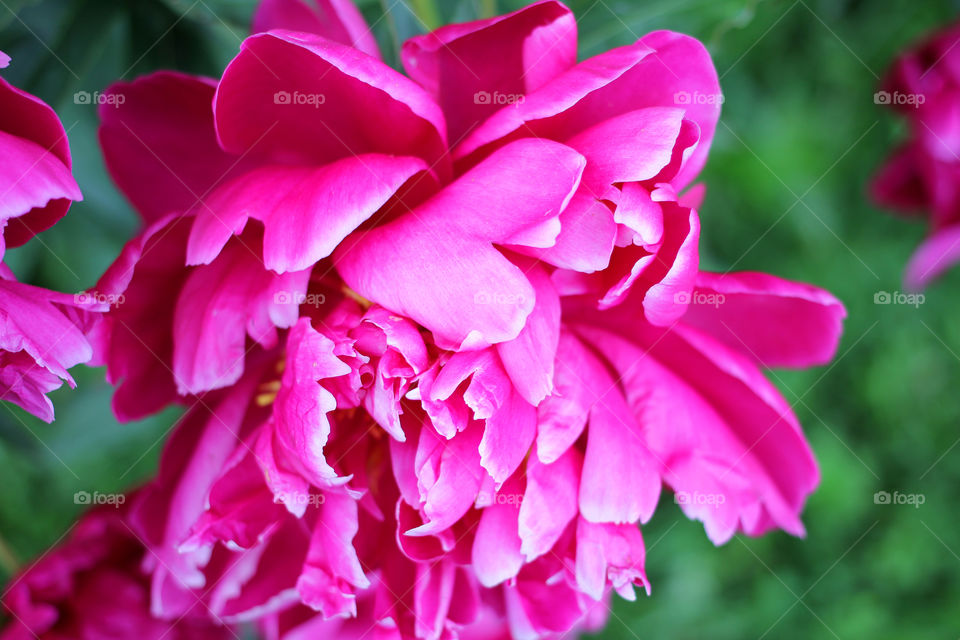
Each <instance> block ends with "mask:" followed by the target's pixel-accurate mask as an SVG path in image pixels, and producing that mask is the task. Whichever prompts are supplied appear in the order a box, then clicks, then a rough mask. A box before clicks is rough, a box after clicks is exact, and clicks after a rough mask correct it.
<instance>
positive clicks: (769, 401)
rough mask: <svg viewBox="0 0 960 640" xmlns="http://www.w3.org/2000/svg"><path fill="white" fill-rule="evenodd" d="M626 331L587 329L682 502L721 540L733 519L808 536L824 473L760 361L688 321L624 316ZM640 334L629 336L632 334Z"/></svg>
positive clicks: (755, 528) (750, 529)
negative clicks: (806, 524) (644, 323)
mask: <svg viewBox="0 0 960 640" xmlns="http://www.w3.org/2000/svg"><path fill="white" fill-rule="evenodd" d="M622 321H623V322H624V325H623V327H624V329H625V330H626V331H628V332H629V333H627V334H625V337H626V338H627V339H621V338H618V337H615V336H613V334H609V333H606V332H604V331H600V330H593V329H587V328H585V327H584V328H581V329H579V331H580V332H581V333H584V334H585V335H587V336H589V339H590V341H591V343H593V344H597V345H599V346H600V347H601V348H602V350H603V353H604V356H605V357H606V358H607V359H608V361H609V362H610V363H611V365H612V366H613V368H614V370H615V371H616V372H617V373H618V374H619V375H620V376H621V383H620V384H621V385H622V387H623V389H624V390H625V392H626V395H627V400H628V401H629V403H630V408H631V413H633V414H634V415H635V416H636V419H637V421H638V423H639V424H640V426H641V427H642V429H643V433H644V435H645V437H646V441H647V443H648V445H649V447H650V448H651V450H652V451H654V453H655V454H656V456H657V458H658V459H659V460H661V461H662V462H663V469H662V471H663V474H664V481H665V482H666V483H667V484H669V485H670V486H671V487H673V489H674V490H675V491H677V492H678V494H679V493H681V492H682V493H684V494H686V495H689V496H690V499H689V500H686V499H682V498H679V497H678V502H679V503H680V504H681V507H682V508H683V509H684V511H685V512H686V513H687V514H688V515H690V516H691V517H696V518H699V519H703V520H704V523H705V526H706V529H707V533H708V535H709V536H710V538H711V539H712V540H713V541H714V542H716V543H718V544H719V543H720V542H723V541H725V540H726V539H728V538H729V537H730V535H732V533H733V531H734V526H733V525H734V524H736V523H737V521H738V520H739V527H740V528H741V529H742V530H743V531H745V532H747V533H749V534H751V535H759V534H760V533H763V532H765V531H767V530H768V529H770V528H771V527H773V526H779V527H781V528H783V529H784V530H786V531H788V532H789V533H793V534H795V535H802V533H803V524H802V523H801V522H800V518H799V512H800V509H801V508H802V506H803V503H804V501H805V499H806V497H807V495H809V493H810V492H811V491H812V490H813V488H814V487H815V486H816V485H817V482H818V481H819V474H818V472H817V467H816V463H815V461H814V459H813V455H812V453H811V451H810V447H809V445H808V444H807V443H806V441H805V440H804V438H803V434H802V432H801V431H800V427H799V425H798V424H797V420H796V417H795V416H794V415H793V412H792V411H791V409H790V407H789V405H787V403H786V401H785V400H784V399H783V397H782V396H780V394H779V393H778V392H777V390H776V388H775V387H774V386H773V385H771V384H770V383H769V381H767V380H766V378H764V376H763V375H762V374H761V373H760V371H759V370H758V369H757V367H756V364H755V363H754V361H753V360H752V359H750V358H748V357H745V356H744V355H742V354H740V353H738V352H736V351H733V350H731V349H729V348H727V347H726V346H725V345H724V344H723V343H721V342H719V341H717V340H716V339H714V338H712V337H710V336H709V335H707V334H704V333H701V332H699V331H697V330H696V329H694V328H692V327H687V326H685V325H683V324H682V323H681V324H679V325H677V326H675V327H674V328H673V329H671V330H670V331H669V332H663V331H662V330H652V328H647V329H645V328H643V327H637V326H636V323H635V322H634V321H632V320H631V319H630V316H629V314H624V316H623V317H622ZM638 339H639V340H641V341H640V342H639V343H637V344H631V340H638Z"/></svg>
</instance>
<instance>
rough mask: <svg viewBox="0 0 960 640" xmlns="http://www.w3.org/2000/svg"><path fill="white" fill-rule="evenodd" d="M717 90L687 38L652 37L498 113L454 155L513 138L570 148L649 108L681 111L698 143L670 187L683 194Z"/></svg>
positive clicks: (704, 143)
mask: <svg viewBox="0 0 960 640" xmlns="http://www.w3.org/2000/svg"><path fill="white" fill-rule="evenodd" d="M721 102H722V100H721V99H720V87H719V83H718V81H717V72H716V70H715V69H714V67H713V62H712V61H711V59H710V54H709V53H708V52H707V50H706V49H705V48H704V46H703V45H702V44H701V43H700V42H698V41H697V40H695V39H694V38H691V37H689V36H685V35H681V34H678V33H672V32H669V31H657V32H654V33H650V34H647V35H646V36H644V37H643V38H641V39H640V40H639V41H638V42H637V43H635V44H633V45H629V46H626V47H619V48H617V49H613V50H611V51H608V52H606V53H602V54H600V55H598V56H595V57H593V58H589V59H587V60H585V61H583V62H581V63H580V64H578V65H576V66H575V67H573V68H572V69H570V70H569V71H567V72H566V73H564V74H563V75H560V76H559V77H557V78H555V79H554V80H552V81H551V82H549V83H547V84H546V85H544V86H543V87H541V88H540V89H539V90H537V91H534V92H531V93H529V94H528V95H527V96H526V98H525V99H524V100H523V102H519V103H516V104H514V105H511V106H510V107H508V108H505V109H501V110H500V111H498V112H497V113H495V114H494V115H493V116H491V117H490V118H489V119H488V120H486V121H485V122H484V123H483V124H482V125H480V126H479V127H477V128H476V129H474V131H473V132H472V133H471V134H470V135H469V136H468V137H467V139H466V140H465V141H463V142H462V143H461V144H460V145H459V146H458V147H457V148H456V149H455V152H454V153H455V157H456V159H458V160H460V159H462V158H466V157H467V156H470V155H471V154H473V153H474V152H476V151H478V150H479V149H481V148H483V147H485V146H486V145H490V144H491V143H496V142H497V141H500V140H504V139H507V140H509V139H512V138H514V137H516V136H518V135H523V136H531V135H536V136H540V137H545V138H550V139H553V140H568V139H569V138H570V137H571V136H573V135H576V134H577V133H580V132H581V131H584V130H585V129H588V128H590V127H592V126H594V125H596V124H598V123H601V122H603V121H604V120H608V119H610V118H613V117H615V116H619V115H621V114H625V113H628V112H630V111H635V110H637V109H643V108H646V107H671V108H681V109H683V110H684V118H685V119H686V120H690V121H692V122H693V123H694V124H695V125H696V128H697V129H698V130H699V143H698V144H697V146H696V149H695V150H693V151H692V153H691V155H690V156H689V157H688V158H687V159H686V162H685V163H684V166H683V168H682V169H681V170H680V172H679V174H678V175H676V176H674V177H672V179H671V180H670V182H671V183H672V184H673V185H674V186H675V187H676V188H677V189H678V190H680V189H683V187H684V186H686V185H687V184H688V183H689V182H690V181H691V180H692V179H693V177H694V176H695V175H696V174H697V173H698V172H699V171H700V169H701V168H702V166H703V163H704V162H705V161H706V157H707V152H708V150H709V148H710V143H711V141H712V140H713V134H714V130H715V129H716V125H717V120H718V119H719V116H720V103H721Z"/></svg>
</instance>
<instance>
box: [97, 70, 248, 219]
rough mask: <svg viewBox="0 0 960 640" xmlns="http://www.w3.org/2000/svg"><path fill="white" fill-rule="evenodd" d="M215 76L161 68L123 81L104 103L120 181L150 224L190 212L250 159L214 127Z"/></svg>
mask: <svg viewBox="0 0 960 640" xmlns="http://www.w3.org/2000/svg"><path fill="white" fill-rule="evenodd" d="M216 86H217V85H216V82H215V81H214V80H211V79H209V78H203V77H199V76H191V75H187V74H183V73H177V72H173V71H160V72H157V73H153V74H150V75H147V76H144V77H142V78H138V79H137V80H135V81H133V82H129V83H117V84H115V85H113V86H111V87H110V88H109V89H108V90H107V91H106V93H105V94H104V95H105V96H106V99H105V100H104V102H103V103H102V104H101V106H100V110H99V113H100V130H99V138H100V146H101V148H102V149H103V156H104V160H105V161H106V165H107V169H108V170H109V171H110V175H111V176H112V177H113V180H114V182H116V184H117V186H118V187H119V188H120V190H121V191H122V192H123V194H124V195H125V196H127V198H128V199H129V200H130V203H131V204H132V205H133V207H134V208H135V209H136V210H137V211H138V212H139V213H140V215H141V216H142V217H143V219H144V221H145V222H146V223H147V224H150V223H152V222H154V221H156V220H158V219H160V218H161V217H162V216H164V215H166V214H168V213H184V212H186V211H187V210H189V209H191V208H192V207H193V206H194V205H196V204H197V203H198V202H200V201H201V199H202V198H204V197H205V196H206V195H207V194H208V193H209V192H210V191H211V190H212V189H213V188H214V187H216V186H217V185H218V184H221V183H223V182H225V181H227V180H229V179H230V178H231V177H233V176H236V175H238V174H239V173H242V172H243V170H244V169H246V168H248V166H249V163H247V162H245V161H243V160H242V159H240V158H238V157H236V156H233V155H231V154H229V153H226V152H224V151H223V150H222V149H221V148H220V146H219V144H218V143H217V137H216V131H215V130H214V127H213V95H214V91H215V90H216Z"/></svg>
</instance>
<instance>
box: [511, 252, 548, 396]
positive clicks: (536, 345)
mask: <svg viewBox="0 0 960 640" xmlns="http://www.w3.org/2000/svg"><path fill="white" fill-rule="evenodd" d="M526 276H527V278H528V279H529V280H530V284H531V285H533V288H534V291H535V292H536V294H535V295H536V304H535V305H534V307H533V311H532V312H531V313H530V315H529V316H528V317H527V323H526V324H525V325H524V327H523V330H522V331H521V332H520V335H519V336H517V337H516V338H514V339H513V340H510V341H508V342H501V343H500V344H498V345H497V353H498V354H499V355H500V361H501V362H502V363H503V367H504V369H506V371H507V373H508V374H509V375H510V380H511V381H512V382H513V387H514V389H516V390H517V392H518V393H519V394H520V395H521V396H523V398H524V399H525V400H526V401H527V402H529V403H530V404H532V405H534V406H536V405H538V404H540V401H541V400H543V399H544V398H545V397H546V396H547V394H549V393H550V392H552V391H553V363H554V359H555V358H556V356H557V343H558V341H559V340H560V297H559V296H558V295H557V290H556V289H555V288H554V286H553V284H552V283H551V281H550V277H549V276H548V275H547V273H546V271H544V269H543V268H542V267H540V266H538V265H536V264H534V265H531V266H530V267H529V268H528V269H526Z"/></svg>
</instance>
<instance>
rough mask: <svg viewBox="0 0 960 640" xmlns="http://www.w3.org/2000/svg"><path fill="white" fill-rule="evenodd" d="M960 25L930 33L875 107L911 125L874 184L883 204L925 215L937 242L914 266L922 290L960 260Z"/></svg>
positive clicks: (914, 283)
mask: <svg viewBox="0 0 960 640" xmlns="http://www.w3.org/2000/svg"><path fill="white" fill-rule="evenodd" d="M958 42H960V26H956V25H954V26H951V27H948V28H946V29H944V30H942V31H940V32H938V33H934V34H932V35H930V36H929V37H928V38H927V39H926V40H924V41H923V42H922V43H920V44H918V45H917V46H915V47H914V48H912V49H910V50H908V51H906V52H904V53H903V55H902V56H901V57H900V58H899V59H897V60H896V61H895V62H894V63H893V65H892V67H891V69H890V71H889V72H888V74H887V77H886V78H885V79H884V82H883V85H882V87H881V91H879V92H878V93H877V94H876V95H875V98H876V102H878V103H879V104H885V105H889V106H891V107H893V108H894V109H895V110H896V111H897V113H899V114H900V115H901V116H903V117H905V118H906V119H907V123H908V125H909V127H910V137H909V138H908V139H907V141H906V142H904V143H903V144H902V145H901V147H900V148H899V149H896V150H895V151H894V152H893V154H892V155H891V157H890V158H889V159H888V160H887V162H886V164H884V165H883V166H882V167H881V168H880V169H879V171H878V172H877V174H876V176H875V177H874V179H873V182H872V184H871V195H872V196H873V198H874V200H875V201H876V202H877V203H878V204H880V205H881V206H885V207H890V208H891V209H895V210H897V211H900V212H903V213H906V214H910V215H924V216H926V217H927V218H928V219H929V221H930V225H931V232H930V236H929V237H928V238H927V239H926V240H925V241H924V243H923V244H922V245H921V246H920V247H919V248H918V249H917V251H916V253H914V255H913V257H912V258H911V259H910V263H909V264H908V265H907V269H906V274H905V280H906V284H907V286H909V287H910V288H912V289H921V288H923V287H924V286H926V285H927V284H928V283H929V282H930V281H931V280H933V279H934V278H936V277H937V276H939V275H940V274H942V273H943V272H944V271H946V270H947V269H948V268H949V267H950V266H952V265H953V264H954V263H955V262H957V261H958V260H960V49H958V48H957V46H956V45H957V43H958Z"/></svg>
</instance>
